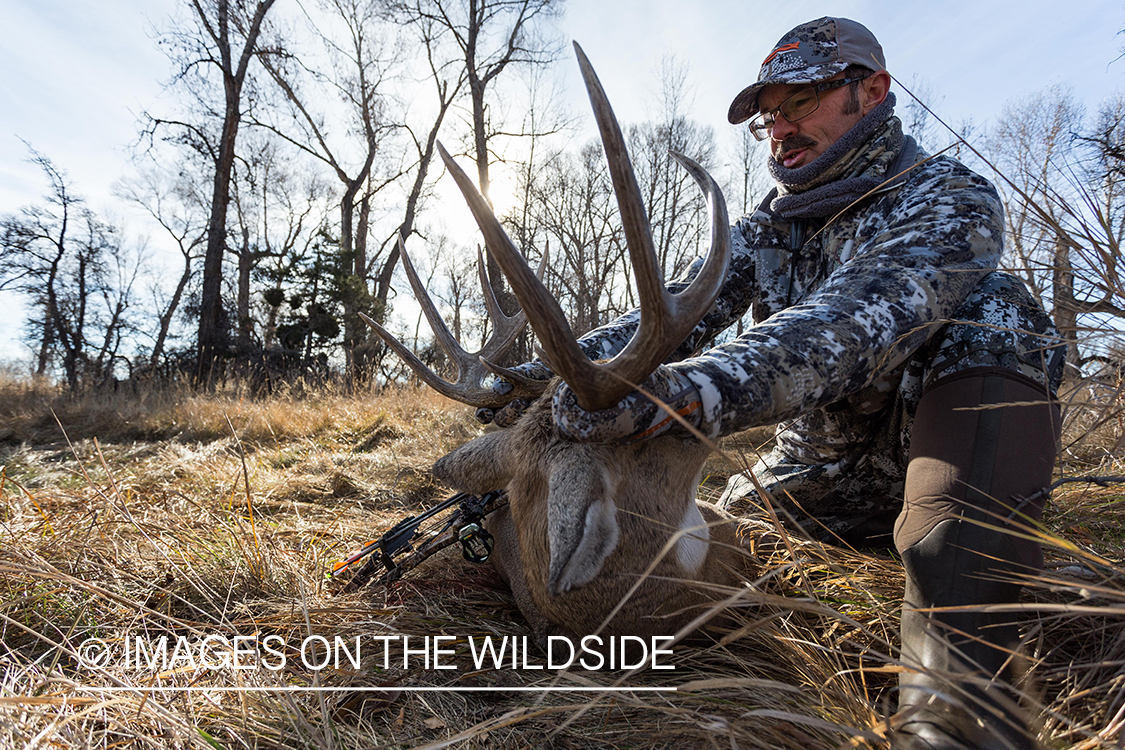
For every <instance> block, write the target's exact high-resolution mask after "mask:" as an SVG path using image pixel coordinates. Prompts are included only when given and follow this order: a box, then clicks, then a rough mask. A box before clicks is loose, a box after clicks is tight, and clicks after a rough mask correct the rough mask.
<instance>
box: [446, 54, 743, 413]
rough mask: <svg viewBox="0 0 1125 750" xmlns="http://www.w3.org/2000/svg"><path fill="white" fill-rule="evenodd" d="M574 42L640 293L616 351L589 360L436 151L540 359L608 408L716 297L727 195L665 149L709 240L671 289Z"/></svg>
mask: <svg viewBox="0 0 1125 750" xmlns="http://www.w3.org/2000/svg"><path fill="white" fill-rule="evenodd" d="M574 48H575V51H576V52H577V55H578V65H579V67H580V68H581V70H582V76H583V78H584V79H585V81H586V90H587V92H588V93H589V95H590V103H591V105H592V106H593V109H594V116H595V118H596V119H597V122H598V129H599V130H600V132H601V137H602V143H603V145H604V147H605V154H606V160H607V161H608V162H609V171H610V176H611V178H612V180H613V188H614V192H615V193H616V195H617V202H618V206H619V207H620V211H621V221H622V224H623V225H624V230H625V238H626V242H627V244H628V247H629V257H630V259H631V260H632V263H633V273H634V276H635V277H636V279H637V290H638V297H639V299H640V307H641V320H640V324H639V326H638V328H637V332H636V334H635V335H634V336H633V339H632V340H631V341H630V342H629V343H628V345H627V346H626V347H625V348H624V349H623V350H622V351H621V352H619V353H618V354H617V356H616V357H614V358H613V359H611V360H610V361H609V362H606V363H604V364H598V363H594V362H591V361H590V360H589V358H588V357H587V356H586V355H585V353H584V352H583V351H582V349H581V348H580V347H579V346H578V341H577V338H576V337H575V336H574V332H573V331H572V330H571V328H570V324H569V323H567V321H566V317H565V315H563V311H562V308H561V307H559V303H558V301H557V300H556V299H555V298H554V297H553V296H552V295H551V293H550V292H549V291H547V288H546V287H545V286H543V284H542V282H540V281H539V279H537V278H536V277H535V275H534V274H533V273H532V272H531V269H530V268H529V267H528V265H527V262H526V261H524V259H523V256H522V255H521V254H520V252H519V251H518V250H517V249H516V247H515V245H514V244H512V241H511V239H509V238H508V236H507V234H506V233H505V232H504V230H503V228H502V227H501V226H500V222H499V221H497V219H496V217H495V215H494V214H493V213H492V209H491V208H490V207H489V205H488V203H487V202H486V201H485V200H484V198H482V197H481V195H480V193H478V192H477V190H476V187H475V186H474V185H473V183H472V181H471V180H470V179H469V178H468V176H467V175H466V174H465V173H464V172H463V171H462V170H461V169H460V167H458V166H457V165H456V164H455V163H454V162H453V159H452V158H451V157H450V156H449V153H448V152H447V151H446V150H445V149H444V148H443V147H442V146H441V144H438V150H439V152H440V154H441V158H442V161H444V162H445V166H446V168H447V169H448V170H449V172H450V174H452V175H453V178H454V180H456V182H457V186H458V187H459V188H460V189H461V192H462V194H463V195H464V196H465V200H466V201H467V202H468V204H469V208H470V209H471V210H472V212H473V216H474V217H475V218H476V221H477V224H478V226H479V227H480V229H481V232H482V233H483V234H484V237H485V242H486V243H487V244H488V247H489V249H490V250H491V251H492V253H493V255H494V256H495V258H496V261H497V263H499V264H500V268H501V269H502V270H503V271H504V275H505V276H507V277H508V283H509V284H511V286H512V291H513V292H515V295H516V298H517V299H518V300H519V302H520V306H521V307H522V308H523V310H524V312H525V313H526V314H527V317H528V319H529V320H530V321H531V326H532V328H534V329H535V333H536V335H537V336H538V337H539V341H540V345H541V346H542V349H543V352H544V354H545V355H546V359H547V363H548V364H549V365H550V367H551V369H552V370H553V371H554V372H555V373H556V374H557V375H559V376H560V377H561V378H562V379H563V380H564V381H566V384H567V385H568V386H570V389H571V390H572V391H574V395H575V397H576V398H577V400H578V403H579V404H580V405H581V406H582V408H584V409H587V410H591V411H593V410H599V409H605V408H608V407H609V406H612V405H613V404H615V403H617V402H618V401H620V400H621V399H622V398H624V397H625V396H626V395H628V393H629V392H630V391H632V390H633V388H634V387H635V386H636V385H637V384H639V383H641V382H642V381H643V380H644V379H645V378H647V377H648V376H649V375H650V374H651V373H652V372H653V370H655V369H656V368H657V366H659V365H660V363H661V362H663V361H664V360H665V359H667V358H668V356H669V355H670V354H671V353H672V352H673V351H674V350H675V349H676V347H677V346H679V345H680V344H681V343H682V342H683V340H684V339H685V338H686V337H687V335H688V334H689V333H690V332H691V330H692V328H694V327H695V326H696V325H697V324H698V323H699V321H700V320H701V319H702V318H703V316H704V315H705V314H706V313H707V311H708V310H709V309H710V308H711V306H712V305H713V304H714V303H715V298H716V297H717V296H718V294H719V291H720V290H721V289H722V286H723V282H724V281H725V280H726V273H727V266H728V265H729V263H730V227H729V223H728V220H727V209H726V202H725V201H724V200H723V195H722V192H721V191H720V190H719V187H718V185H716V184H715V181H714V180H713V179H712V178H711V176H710V175H709V174H707V171H706V170H704V169H703V168H702V167H701V166H699V165H698V164H697V163H695V162H694V161H692V160H691V159H689V158H688V157H686V156H684V155H682V154H677V153H675V152H673V154H672V156H673V157H674V158H675V159H676V161H678V162H679V163H680V164H681V165H682V166H683V167H684V168H685V169H687V170H688V172H689V173H690V174H691V176H692V177H693V178H694V179H695V181H696V183H697V184H698V185H699V187H700V189H701V190H702V191H703V193H704V195H705V196H706V197H707V205H708V209H709V211H710V217H711V247H710V250H709V251H708V253H707V259H706V260H705V261H704V263H703V267H702V268H701V269H700V271H699V274H698V275H697V276H696V277H695V279H694V280H693V281H692V282H691V284H690V285H689V286H688V287H687V288H686V289H684V290H683V291H682V292H680V293H679V294H670V293H669V292H668V290H667V289H666V288H665V286H664V278H663V274H662V273H661V271H660V263H659V261H658V259H657V257H656V250H655V247H654V246H653V241H652V233H651V231H650V229H649V223H648V216H647V215H646V213H645V208H644V202H643V200H642V199H641V191H640V188H639V187H638V186H637V179H636V176H635V175H634V174H633V166H632V163H631V162H630V161H629V155H628V153H627V151H626V148H625V139H624V137H623V136H622V135H621V128H620V127H618V125H617V120H616V118H615V117H614V115H613V110H612V108H611V107H610V106H609V101H608V99H607V98H606V95H605V91H604V90H603V89H602V86H601V83H600V82H599V81H598V78H597V75H596V74H595V73H594V69H593V67H592V66H591V65H590V61H589V60H587V59H586V55H585V54H584V53H583V52H582V48H581V47H579V46H578V44H577V43H575V45H574Z"/></svg>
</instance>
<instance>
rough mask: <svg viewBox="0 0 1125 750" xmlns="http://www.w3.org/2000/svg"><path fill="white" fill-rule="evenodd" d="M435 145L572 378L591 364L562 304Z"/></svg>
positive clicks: (559, 366)
mask: <svg viewBox="0 0 1125 750" xmlns="http://www.w3.org/2000/svg"><path fill="white" fill-rule="evenodd" d="M437 146H438V153H439V154H440V155H441V159H442V161H443V162H445V168H446V169H448V170H449V174H450V175H452V176H453V179H454V180H455V181H456V182H457V187H458V188H460V190H461V194H462V195H464V196H465V202H466V203H468V204H469V209H470V210H471V211H472V212H473V218H475V219H476V222H477V226H478V227H480V230H481V233H482V234H483V235H484V241H485V244H487V245H488V249H489V251H490V252H491V253H492V255H493V257H495V258H496V262H497V263H499V264H500V269H501V270H502V271H503V272H504V275H505V276H507V277H508V283H509V284H510V285H511V287H512V291H513V292H514V293H515V295H516V299H518V300H519V303H520V307H522V308H523V311H524V312H525V313H526V314H527V317H528V320H530V321H531V325H532V327H533V328H534V329H535V333H536V335H538V336H539V341H540V343H541V344H542V346H543V348H544V349H545V350H546V351H547V352H548V353H549V354H550V360H551V363H552V364H553V365H556V369H555V372H556V373H557V374H558V375H559V376H561V377H562V379H563V380H565V381H566V382H568V383H569V382H571V378H572V377H574V376H575V374H574V373H573V372H572V371H574V370H575V367H581V366H582V363H585V365H586V366H591V364H592V363H591V362H590V360H589V359H587V358H586V355H585V354H584V353H583V352H582V349H581V348H580V347H579V346H578V341H577V339H576V338H575V336H574V332H573V331H572V330H571V328H570V324H569V323H567V321H566V316H565V315H564V314H563V311H562V308H561V307H559V303H558V301H557V300H556V299H555V298H554V297H553V296H552V295H551V293H550V292H549V291H547V288H546V287H545V286H543V282H542V281H540V280H539V279H538V278H536V276H535V274H534V273H533V272H532V270H531V268H530V266H528V265H527V261H526V260H525V259H524V257H523V255H521V254H520V252H519V250H517V249H516V246H515V245H514V244H512V241H511V239H509V238H508V235H507V234H506V233H505V232H504V229H503V227H501V226H500V222H499V221H498V220H497V219H496V216H495V214H493V213H492V209H491V208H490V207H489V205H488V202H487V201H486V200H485V199H484V198H483V197H482V196H481V194H480V193H479V192H477V189H476V186H475V185H473V182H472V180H470V179H469V177H468V175H466V174H465V172H464V171H463V170H462V169H461V168H460V167H459V166H457V163H456V162H455V161H453V157H451V156H450V155H449V152H448V151H446V150H445V147H444V146H442V145H441V143H438V144H437ZM505 377H507V376H505Z"/></svg>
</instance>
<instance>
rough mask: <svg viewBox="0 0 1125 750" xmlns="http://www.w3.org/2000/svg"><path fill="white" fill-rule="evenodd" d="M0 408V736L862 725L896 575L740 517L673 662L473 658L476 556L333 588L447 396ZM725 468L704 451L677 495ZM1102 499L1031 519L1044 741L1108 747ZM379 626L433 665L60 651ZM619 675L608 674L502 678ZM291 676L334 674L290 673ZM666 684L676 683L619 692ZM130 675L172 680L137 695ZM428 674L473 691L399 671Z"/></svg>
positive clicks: (716, 482)
mask: <svg viewBox="0 0 1125 750" xmlns="http://www.w3.org/2000/svg"><path fill="white" fill-rule="evenodd" d="M0 410H2V411H0V462H2V464H3V467H4V468H3V477H2V479H0V499H2V501H3V506H2V510H0V533H2V534H3V537H4V538H3V543H2V550H0V576H2V577H0V585H2V586H3V596H2V603H0V746H2V747H42V748H48V747H50V748H103V747H104V748H109V747H129V748H132V747H137V748H145V747H152V748H179V747H200V748H209V747H210V748H213V747H222V748H317V749H321V748H324V749H327V748H341V749H344V748H413V747H446V746H452V747H465V748H523V747H535V746H539V745H543V746H546V747H558V748H605V747H613V748H663V747H668V748H671V747H676V748H681V747H687V748H695V747H700V748H716V747H718V748H731V747H740V748H757V747H761V748H802V750H809V749H810V748H830V747H839V746H868V745H870V746H876V747H878V746H881V745H883V744H885V743H881V742H880V741H879V739H878V738H879V737H880V736H881V735H882V734H883V732H884V729H885V727H884V723H883V722H884V719H885V717H886V715H887V712H888V711H887V709H888V707H889V706H893V703H894V699H893V695H892V692H891V688H892V685H893V683H894V681H895V674H894V660H893V656H894V648H895V645H894V644H896V643H897V636H896V632H897V617H898V614H897V610H898V607H899V604H900V597H901V588H902V578H901V570H900V568H899V566H898V564H897V563H896V562H895V561H894V560H893V559H891V558H890V557H884V556H878V555H872V554H863V553H857V552H852V551H845V550H840V549H835V548H824V547H821V546H818V545H815V544H813V543H811V542H807V541H802V540H800V539H794V538H785V539H783V538H782V537H781V536H780V535H779V533H778V532H777V531H776V530H775V529H773V528H771V527H769V526H768V525H764V524H763V525H761V526H759V527H757V528H756V530H755V531H754V533H753V534H752V536H753V541H754V544H755V548H756V551H757V553H758V554H759V556H760V557H761V558H762V559H763V561H764V562H765V567H764V570H765V571H766V573H765V575H764V576H763V577H762V578H761V579H759V580H758V581H754V582H748V583H749V585H747V586H745V587H743V588H741V589H738V590H734V591H728V592H720V593H722V594H724V595H726V596H727V597H728V598H729V600H730V601H729V605H728V607H727V613H728V615H729V616H730V618H731V624H729V625H727V626H725V627H724V628H719V627H714V628H712V629H711V630H710V631H708V635H709V637H710V640H709V641H707V642H702V643H694V644H691V645H678V646H677V647H676V648H675V655H674V657H671V661H672V662H673V663H674V664H675V666H676V669H675V671H653V670H648V671H641V672H638V673H636V674H627V673H624V672H608V671H602V672H588V671H574V670H571V671H567V672H560V671H557V670H530V669H527V670H525V669H483V670H475V669H474V668H473V665H472V664H471V655H470V653H469V649H468V646H467V644H466V638H468V637H469V636H473V637H476V638H480V637H481V636H484V635H489V634H491V635H496V636H503V635H509V636H522V635H526V634H528V631H527V626H526V623H525V622H524V621H523V620H522V618H521V616H520V614H519V612H518V610H517V609H516V607H515V605H514V603H513V601H512V599H511V597H510V596H509V594H508V593H507V591H506V590H505V587H504V586H503V584H502V582H501V581H500V580H499V579H498V578H497V577H496V576H495V575H494V574H493V573H492V572H491V569H490V568H488V567H486V566H475V565H472V564H470V563H466V562H464V561H462V560H461V559H460V557H459V556H457V555H455V554H452V552H451V551H449V552H446V553H443V555H441V556H439V557H437V558H434V559H433V560H431V561H429V562H428V563H427V564H426V565H425V566H423V568H421V569H419V570H417V571H415V572H414V573H413V574H411V575H410V576H409V577H408V578H407V579H406V580H403V581H401V582H399V583H397V584H395V585H393V586H391V587H390V588H388V589H386V590H382V591H374V590H368V591H365V592H360V593H357V594H352V595H347V596H343V595H334V594H333V592H332V590H330V587H329V586H327V585H326V583H325V577H324V576H325V572H326V570H327V569H328V566H329V565H330V564H331V562H332V561H334V560H337V559H340V558H341V557H342V555H343V553H344V552H345V551H346V549H347V548H348V547H350V546H354V545H355V544H356V543H358V542H362V541H364V540H366V539H368V538H370V537H371V536H373V535H374V534H376V533H378V532H380V531H381V530H383V529H385V528H387V527H388V526H390V525H391V524H392V523H393V522H394V521H396V520H398V519H399V518H401V517H403V516H405V515H407V514H410V513H414V512H417V511H419V510H421V509H423V508H425V507H427V506H428V505H429V504H432V502H433V501H434V500H436V499H438V498H439V497H442V496H444V495H445V493H446V490H445V489H444V488H442V487H440V486H436V485H435V484H434V482H433V480H432V479H431V478H430V475H429V473H428V467H429V465H430V464H431V463H432V462H433V460H434V459H435V458H436V457H438V456H439V455H441V454H442V453H444V452H445V451H447V450H449V449H451V448H452V447H454V446H455V445H458V444H460V443H462V442H464V441H465V440H466V439H467V438H468V437H469V436H471V435H473V434H476V433H477V432H478V430H479V428H478V427H477V426H476V425H475V423H474V422H473V421H472V420H471V417H470V416H469V415H468V414H467V413H466V411H465V409H464V407H457V406H452V405H449V404H448V403H447V402H444V401H443V400H442V399H441V398H440V397H437V396H433V395H429V394H428V393H425V392H419V391H412V390H402V391H395V392H392V393H389V394H387V395H384V396H381V397H379V398H354V397H349V396H346V395H342V394H333V393H326V392H321V393H314V394H309V393H306V394H303V395H302V396H301V397H297V396H296V395H286V394H276V395H274V396H272V397H270V398H267V399H250V398H247V397H244V396H242V395H240V394H238V393H228V394H220V395H216V396H210V397H203V396H198V395H192V394H189V393H170V392H151V393H139V394H133V393H130V394H110V395H106V394H98V395H91V396H87V397H79V398H75V399H70V398H67V397H65V395H63V394H60V393H57V392H54V391H52V390H50V389H46V388H42V387H33V386H30V385H28V384H25V383H20V382H6V383H3V384H0ZM1078 421H1081V420H1078ZM1094 421H1096V418H1094ZM1086 427H1089V425H1086V426H1085V427H1082V426H1079V427H1075V428H1074V429H1086ZM64 430H65V436H64ZM1099 434H1100V432H1099ZM759 438H760V435H758V436H741V438H740V443H739V447H743V448H746V447H747V446H750V445H753V444H756V441H757V440H758V439H759ZM1112 447H1113V446H1112V445H1110V446H1108V448H1112ZM1108 448H1106V447H1103V448H1099V449H1097V450H1095V451H1094V452H1093V454H1091V455H1094V454H1098V451H1102V453H1101V454H1099V455H1102V456H1103V457H1104V456H1106V455H1110V453H1109V452H1108ZM1085 460H1087V461H1088V463H1090V464H1099V468H1100V469H1106V468H1110V467H1108V465H1107V461H1106V460H1100V459H1099V461H1093V460H1092V459H1090V458H1089V457H1088V456H1087V458H1086V459H1085ZM1084 468H1089V467H1088V466H1085V467H1084ZM725 472H729V468H727V467H724V466H723V465H722V464H721V463H720V462H718V461H715V462H713V463H712V475H711V477H710V478H709V480H708V482H707V483H706V484H705V487H704V490H703V491H704V492H705V493H709V492H715V491H716V490H715V489H714V488H715V487H719V486H721V480H722V477H723V476H724V473H725ZM1122 498H1123V495H1122V493H1121V492H1120V491H1119V490H1117V489H1113V488H1098V487H1093V488H1091V487H1087V486H1085V485H1068V486H1067V487H1066V488H1065V489H1064V490H1062V491H1060V492H1059V493H1058V494H1057V495H1056V500H1055V503H1054V507H1053V510H1052V511H1051V513H1050V514H1049V517H1048V519H1047V523H1048V527H1047V530H1045V531H1044V533H1045V534H1054V535H1057V537H1056V538H1055V540H1054V541H1053V543H1052V546H1051V550H1050V554H1049V559H1050V563H1049V565H1048V568H1047V574H1046V575H1045V577H1044V580H1043V581H1041V582H1039V585H1038V586H1037V588H1036V590H1035V592H1034V595H1033V596H1032V597H1030V598H1029V606H1033V607H1034V608H1035V609H1034V611H1033V612H1031V613H1029V629H1028V633H1027V636H1028V644H1029V652H1030V655H1031V656H1032V657H1033V660H1034V661H1033V667H1032V670H1031V676H1032V678H1033V679H1032V683H1031V684H1034V685H1037V686H1038V687H1037V690H1038V695H1039V700H1040V701H1041V703H1042V706H1043V710H1042V711H1041V712H1040V713H1041V715H1042V716H1043V718H1044V727H1043V732H1044V737H1045V738H1047V739H1048V740H1049V741H1050V742H1051V743H1052V746H1053V747H1059V748H1062V747H1072V748H1094V747H1119V746H1120V743H1121V742H1122V737H1121V726H1122V721H1123V718H1125V628H1123V627H1122V625H1123V624H1125V568H1123V565H1122V558H1123V556H1125V552H1123V541H1122V540H1123V532H1122V530H1123V529H1125V503H1123V502H1122ZM389 634H406V635H411V636H415V637H418V636H439V635H448V636H454V637H455V640H454V641H451V642H449V643H447V644H445V645H446V647H449V648H451V649H452V650H453V654H452V655H451V656H450V657H448V662H449V663H450V664H453V665H454V666H456V667H457V668H456V669H453V670H435V669H425V668H423V667H424V665H423V664H421V663H420V661H419V657H415V658H414V661H413V662H412V664H411V665H410V666H409V668H407V669H404V668H403V667H402V663H401V659H402V654H401V649H400V648H398V647H397V646H396V647H395V648H393V649H392V658H391V660H390V662H391V663H390V664H389V667H388V668H384V665H383V661H382V651H381V649H374V648H366V647H365V651H364V653H365V657H364V661H363V664H362V666H361V667H360V668H359V669H355V668H352V666H351V665H349V664H348V663H346V662H344V663H343V664H341V667H340V668H339V669H336V668H334V667H332V668H327V669H324V670H319V671H317V670H313V669H310V668H307V667H305V666H303V665H301V664H300V661H299V656H298V654H297V653H296V652H295V651H289V652H287V656H288V657H289V658H288V659H287V666H286V668H285V669H282V670H278V671H274V670H271V669H267V668H264V667H263V666H262V665H259V666H257V667H256V668H254V669H248V670H236V669H233V668H229V667H228V668H217V669H211V668H204V669H198V670H191V669H189V668H184V669H180V670H175V671H173V672H171V673H157V670H155V669H151V668H147V667H145V666H143V665H142V667H141V668H137V667H136V665H133V666H132V667H126V666H125V665H123V664H121V663H120V660H119V659H115V660H111V661H110V662H109V663H107V664H106V665H104V666H103V667H101V668H97V667H92V666H90V665H88V664H85V663H83V662H81V661H79V659H78V658H77V657H78V654H77V651H78V648H79V645H80V644H82V643H83V642H84V641H86V639H88V638H90V637H98V638H101V639H103V640H105V641H106V642H107V643H109V644H110V645H111V646H112V647H113V648H115V649H117V648H120V647H121V645H122V639H123V638H125V637H130V638H133V637H140V638H142V639H143V640H144V641H145V642H146V643H155V642H157V641H158V639H159V638H160V637H161V636H169V637H171V638H172V639H173V643H174V642H175V641H174V639H175V638H176V637H179V636H185V637H186V638H188V639H189V640H190V641H191V642H193V643H198V642H200V641H201V640H202V639H204V638H205V637H207V636H218V637H225V638H228V639H232V638H234V637H235V636H257V637H259V638H265V637H266V636H267V635H274V636H277V637H278V638H279V639H280V640H281V641H283V642H284V643H285V644H286V645H287V646H288V647H290V648H295V647H296V646H297V645H299V644H300V643H301V642H302V641H303V640H304V639H306V638H307V637H308V636H310V635H320V636H325V637H327V638H330V639H331V638H333V637H335V636H341V637H343V638H344V639H345V640H346V642H348V643H351V642H352V639H353V638H354V637H355V636H362V637H363V638H366V639H370V638H371V637H372V636H374V635H389ZM275 643H276V642H275ZM365 643H366V644H368V645H372V644H374V643H376V642H374V641H372V640H367V641H365ZM396 661H397V662H398V663H397V664H396ZM536 661H541V658H540V657H538V656H537V655H532V657H531V662H532V663H535V662H536ZM181 666H185V665H182V664H181ZM619 685H624V686H627V687H629V688H633V689H634V691H633V692H620V691H613V692H611V691H608V690H607V691H600V692H585V693H580V692H550V693H542V692H540V693H535V692H527V691H518V690H516V689H515V688H527V687H542V686H585V687H602V688H611V687H614V686H619ZM309 686H322V687H331V688H340V690H338V691H335V692H326V691H322V692H315V691H307V690H304V691H296V690H292V688H305V687H309ZM665 686H679V687H680V690H678V691H676V692H655V691H648V692H645V691H643V690H642V689H644V688H654V687H665ZM153 687H177V688H191V690H190V691H189V690H170V691H163V692H161V691H144V690H142V688H153ZM430 687H457V688H474V689H475V690H473V691H469V692H453V691H439V692H423V691H418V690H417V689H418V688H430ZM230 688H261V689H255V690H247V691H243V692H235V691H232V690H230ZM266 688H268V689H266ZM361 688H363V690H360V689H361ZM481 688H509V689H508V690H498V691H497V690H494V691H489V692H485V691H483V690H481ZM865 738H866V739H865Z"/></svg>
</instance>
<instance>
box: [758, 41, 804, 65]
mask: <svg viewBox="0 0 1125 750" xmlns="http://www.w3.org/2000/svg"><path fill="white" fill-rule="evenodd" d="M800 46H801V43H800V42H793V43H792V44H783V45H781V46H780V47H778V48H777V49H775V50H774V51H773V52H771V53H770V56H769V57H767V58H766V59H765V60H762V67H763V68H764V67H765V66H767V65H769V64H770V60H772V59H774V58H775V57H777V56H778V55H780V54H781V53H782V52H792V51H793V50H795V49H797V48H798V47H800Z"/></svg>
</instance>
